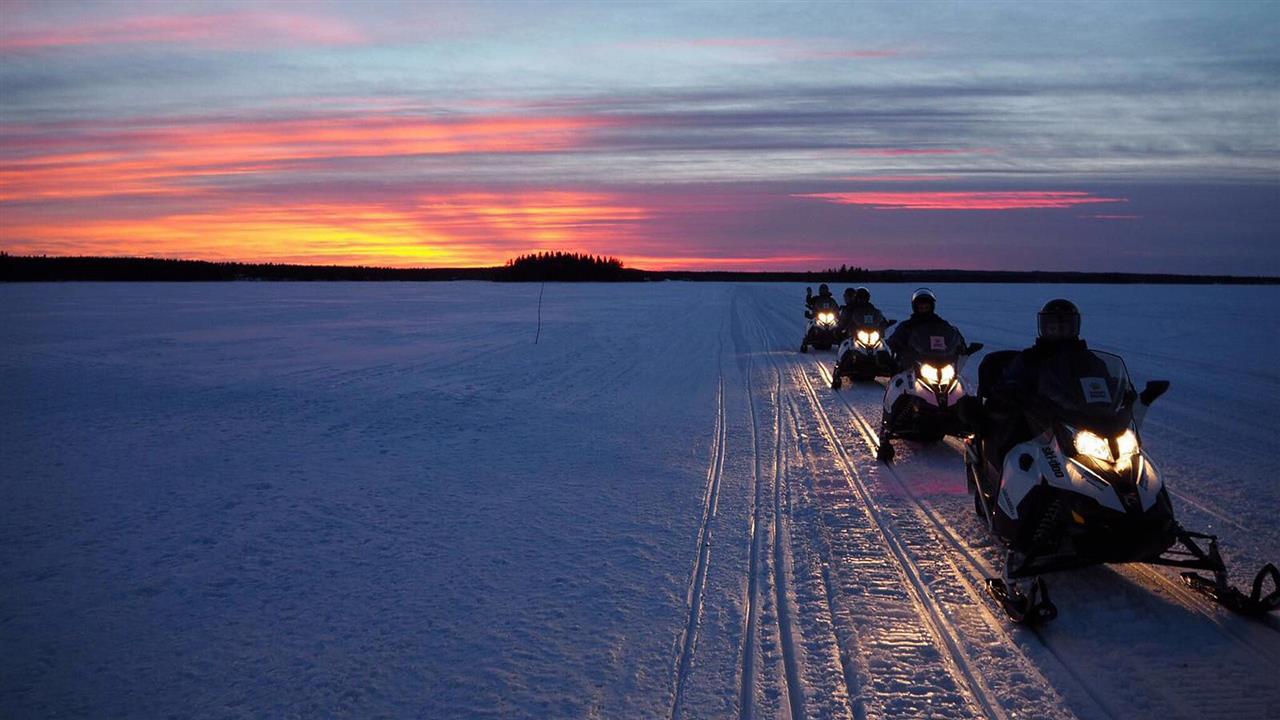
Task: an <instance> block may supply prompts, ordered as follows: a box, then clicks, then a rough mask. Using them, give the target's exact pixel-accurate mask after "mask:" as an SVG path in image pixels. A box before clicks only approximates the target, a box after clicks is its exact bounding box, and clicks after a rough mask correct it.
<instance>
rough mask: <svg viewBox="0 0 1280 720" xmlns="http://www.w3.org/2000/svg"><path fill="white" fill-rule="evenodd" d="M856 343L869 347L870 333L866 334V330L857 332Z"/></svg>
mask: <svg viewBox="0 0 1280 720" xmlns="http://www.w3.org/2000/svg"><path fill="white" fill-rule="evenodd" d="M858 342H860V343H862V344H863V345H869V344H870V343H871V333H869V332H867V331H866V330H859V331H858Z"/></svg>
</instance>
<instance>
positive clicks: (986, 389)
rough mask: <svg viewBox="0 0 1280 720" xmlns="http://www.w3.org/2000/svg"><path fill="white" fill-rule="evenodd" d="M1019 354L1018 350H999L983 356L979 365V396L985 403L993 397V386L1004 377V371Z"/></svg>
mask: <svg viewBox="0 0 1280 720" xmlns="http://www.w3.org/2000/svg"><path fill="white" fill-rule="evenodd" d="M1018 354H1019V352H1018V351H1017V350H998V351H996V352H993V353H987V356H986V357H984V358H982V364H981V365H979V366H978V398H979V399H980V400H982V402H983V403H986V401H987V400H989V399H991V388H993V387H995V386H996V385H997V384H998V383H999V382H1000V378H1002V377H1004V371H1005V370H1006V369H1008V367H1009V364H1010V363H1012V362H1013V359H1014V358H1016V357H1017V356H1018Z"/></svg>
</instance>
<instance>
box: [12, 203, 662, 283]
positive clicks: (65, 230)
mask: <svg viewBox="0 0 1280 720" xmlns="http://www.w3.org/2000/svg"><path fill="white" fill-rule="evenodd" d="M648 215H649V211H648V210H646V209H644V208H642V207H637V206H633V205H628V204H625V203H622V202H620V201H619V200H618V199H617V198H615V197H613V196H611V195H607V194H603V193H589V192H571V191H555V190H535V191H517V192H507V193H487V192H453V193H443V194H437V195H430V196H423V197H420V198H418V199H417V201H416V202H415V203H412V204H410V205H406V206H398V207H391V206H382V205H378V204H361V205H355V204H341V203H316V204H304V205H296V204H295V205H289V204H270V205H245V206H240V207H234V208H229V209H225V210H220V211H216V212H213V211H211V212H195V213H193V212H185V213H171V214H154V215H149V216H147V217H145V218H127V219H114V218H97V219H94V218H80V219H78V220H77V221H76V222H73V223H67V224H52V223H50V222H48V219H47V218H44V217H22V216H21V215H20V214H19V213H18V212H17V211H14V212H8V213H5V214H4V215H3V216H2V217H0V237H3V238H5V239H6V249H7V250H8V251H10V252H15V253H20V254H38V253H49V254H81V255H85V254H87V255H108V256H110V255H131V256H153V257H184V258H192V259H200V260H239V261H246V262H304V263H358V264H365V265H379V266H387V267H421V266H453V267H464V266H487V265H498V264H501V263H502V262H504V261H505V260H506V259H507V258H509V257H511V256H512V255H514V254H517V252H520V251H525V250H580V251H585V252H592V253H600V254H607V253H608V252H609V249H610V248H611V247H616V246H617V244H618V243H620V242H621V243H625V242H626V239H627V238H628V237H631V234H632V233H631V228H632V226H634V224H635V223H637V222H639V221H641V220H644V219H645V218H647V217H648Z"/></svg>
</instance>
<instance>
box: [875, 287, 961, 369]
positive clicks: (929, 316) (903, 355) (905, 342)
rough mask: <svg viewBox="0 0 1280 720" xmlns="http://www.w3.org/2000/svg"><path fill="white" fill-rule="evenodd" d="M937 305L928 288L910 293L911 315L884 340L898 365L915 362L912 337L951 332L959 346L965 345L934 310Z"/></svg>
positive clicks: (943, 335) (957, 332)
mask: <svg viewBox="0 0 1280 720" xmlns="http://www.w3.org/2000/svg"><path fill="white" fill-rule="evenodd" d="M937 305H938V299H937V298H936V297H934V295H933V291H931V290H929V289H928V288H920V289H919V290H917V291H915V293H913V294H912V295H911V317H909V318H907V319H906V320H903V321H902V322H901V323H899V324H898V327H897V329H896V330H894V331H893V334H892V335H890V336H889V339H888V340H886V341H885V342H886V343H887V344H888V346H889V349H890V350H892V351H893V354H894V356H895V357H896V358H897V359H898V367H900V368H903V367H907V366H908V365H910V364H911V363H913V362H915V358H914V357H913V355H914V351H913V350H912V349H911V346H912V345H913V343H912V342H911V340H912V338H913V337H929V336H937V337H951V334H952V333H955V335H956V336H957V337H958V338H959V347H961V348H963V347H965V342H964V335H962V334H961V333H960V331H959V330H957V329H956V328H955V326H954V325H952V324H951V323H949V322H947V321H946V320H943V319H942V318H941V317H938V315H937V314H936V313H935V312H934V309H936V308H937ZM916 344H918V345H922V346H923V347H929V345H930V343H928V342H925V343H916Z"/></svg>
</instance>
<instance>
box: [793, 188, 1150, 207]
mask: <svg viewBox="0 0 1280 720" xmlns="http://www.w3.org/2000/svg"><path fill="white" fill-rule="evenodd" d="M792 197H799V198H813V199H815V200H825V201H827V202H833V203H839V204H841V205H865V206H868V207H873V208H875V209H877V210H1043V209H1062V208H1070V207H1075V206H1076V205H1091V204H1094V203H1117V202H1128V200H1127V199H1125V198H1109V197H1099V196H1097V195H1093V194H1091V193H1087V192H1074V191H1063V192H1053V191H1010V192H840V193H808V194H801V195H793V196H792Z"/></svg>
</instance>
